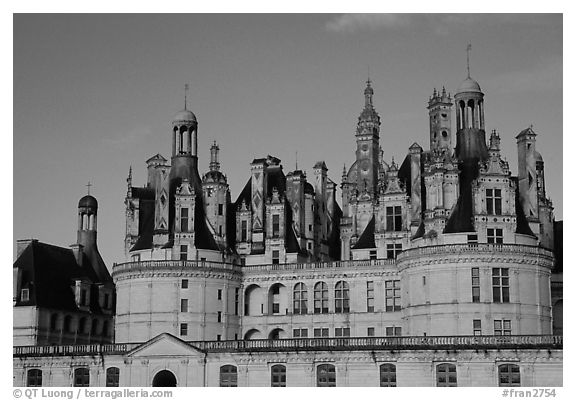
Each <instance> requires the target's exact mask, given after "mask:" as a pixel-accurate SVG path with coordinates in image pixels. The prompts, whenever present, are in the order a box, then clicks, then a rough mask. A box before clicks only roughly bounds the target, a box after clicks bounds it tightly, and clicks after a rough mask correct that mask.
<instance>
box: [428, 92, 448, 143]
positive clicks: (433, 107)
mask: <svg viewBox="0 0 576 400" xmlns="http://www.w3.org/2000/svg"><path fill="white" fill-rule="evenodd" d="M428 115H429V118H430V150H440V149H442V150H444V151H446V150H450V149H451V148H452V118H451V116H452V99H451V98H450V93H446V89H445V88H444V87H443V88H442V92H439V91H436V89H434V93H433V94H432V97H430V99H429V100H428Z"/></svg>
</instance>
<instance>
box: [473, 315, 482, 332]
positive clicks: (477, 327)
mask: <svg viewBox="0 0 576 400" xmlns="http://www.w3.org/2000/svg"><path fill="white" fill-rule="evenodd" d="M472 330H473V333H474V336H480V335H482V320H480V319H474V320H472Z"/></svg>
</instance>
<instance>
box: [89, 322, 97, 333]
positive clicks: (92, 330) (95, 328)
mask: <svg viewBox="0 0 576 400" xmlns="http://www.w3.org/2000/svg"><path fill="white" fill-rule="evenodd" d="M90 333H91V334H92V335H97V334H98V320H97V319H93V320H92V328H91V329H90Z"/></svg>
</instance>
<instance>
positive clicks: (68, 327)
mask: <svg viewBox="0 0 576 400" xmlns="http://www.w3.org/2000/svg"><path fill="white" fill-rule="evenodd" d="M64 332H66V333H69V332H72V317H71V316H69V315H67V316H65V317H64Z"/></svg>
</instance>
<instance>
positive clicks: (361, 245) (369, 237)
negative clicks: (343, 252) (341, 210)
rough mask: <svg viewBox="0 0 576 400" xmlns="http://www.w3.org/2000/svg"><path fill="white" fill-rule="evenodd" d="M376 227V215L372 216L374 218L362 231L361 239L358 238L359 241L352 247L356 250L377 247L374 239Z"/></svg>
mask: <svg viewBox="0 0 576 400" xmlns="http://www.w3.org/2000/svg"><path fill="white" fill-rule="evenodd" d="M375 227H376V220H375V218H374V216H372V219H371V220H370V222H368V225H366V228H364V232H362V235H361V236H360V239H358V242H356V244H355V245H354V247H352V248H353V249H354V250H358V249H374V248H376V242H375V240H374V229H375Z"/></svg>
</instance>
